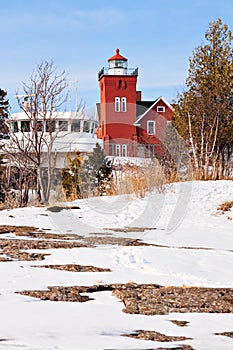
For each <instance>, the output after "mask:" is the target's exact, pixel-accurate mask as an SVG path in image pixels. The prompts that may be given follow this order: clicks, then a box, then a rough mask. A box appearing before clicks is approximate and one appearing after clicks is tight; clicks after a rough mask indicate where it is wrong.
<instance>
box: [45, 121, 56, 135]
mask: <svg viewBox="0 0 233 350" xmlns="http://www.w3.org/2000/svg"><path fill="white" fill-rule="evenodd" d="M55 129H56V123H55V120H53V119H48V120H46V131H47V132H55Z"/></svg>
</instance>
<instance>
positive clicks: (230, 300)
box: [19, 283, 233, 315]
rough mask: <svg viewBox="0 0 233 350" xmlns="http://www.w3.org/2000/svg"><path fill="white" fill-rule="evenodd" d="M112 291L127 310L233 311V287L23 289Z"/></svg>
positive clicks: (46, 293) (154, 312) (65, 292)
mask: <svg viewBox="0 0 233 350" xmlns="http://www.w3.org/2000/svg"><path fill="white" fill-rule="evenodd" d="M104 290H110V291H112V292H113V295H114V296H116V297H118V298H119V299H120V300H121V301H122V302H123V303H124V305H125V308H124V309H123V311H124V312H126V313H131V314H143V315H164V314H168V313H170V312H181V313H183V312H185V313H188V312H206V313H233V288H201V287H172V286H169V287H163V286H160V285H157V284H141V285H138V284H136V283H127V284H103V285H102V284H101V285H94V286H91V287H90V286H88V287H85V286H74V287H56V286H55V287H49V289H48V291H43V290H42V291H31V290H30V291H23V292H19V293H20V294H24V295H28V296H32V297H33V296H34V297H37V298H41V299H44V298H46V299H49V300H51V299H50V296H51V294H52V293H54V292H58V293H60V294H61V295H65V296H66V297H65V301H79V298H77V300H76V299H74V298H72V300H69V297H68V296H67V295H70V294H72V293H75V294H76V295H79V294H80V293H93V292H98V291H104Z"/></svg>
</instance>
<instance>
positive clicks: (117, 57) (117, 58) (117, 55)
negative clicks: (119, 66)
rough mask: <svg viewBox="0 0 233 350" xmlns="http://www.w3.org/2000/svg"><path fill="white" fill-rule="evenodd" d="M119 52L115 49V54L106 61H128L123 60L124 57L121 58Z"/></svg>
mask: <svg viewBox="0 0 233 350" xmlns="http://www.w3.org/2000/svg"><path fill="white" fill-rule="evenodd" d="M119 52H120V50H119V49H116V54H115V55H114V56H112V57H110V58H109V59H108V61H114V60H120V61H128V59H127V58H125V57H124V56H121V55H120V53H119Z"/></svg>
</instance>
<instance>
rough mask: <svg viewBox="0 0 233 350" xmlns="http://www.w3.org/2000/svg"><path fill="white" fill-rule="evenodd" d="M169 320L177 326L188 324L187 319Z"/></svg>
mask: <svg viewBox="0 0 233 350" xmlns="http://www.w3.org/2000/svg"><path fill="white" fill-rule="evenodd" d="M171 322H172V323H174V324H175V325H177V326H179V327H186V326H187V325H188V324H189V322H188V321H178V320H171Z"/></svg>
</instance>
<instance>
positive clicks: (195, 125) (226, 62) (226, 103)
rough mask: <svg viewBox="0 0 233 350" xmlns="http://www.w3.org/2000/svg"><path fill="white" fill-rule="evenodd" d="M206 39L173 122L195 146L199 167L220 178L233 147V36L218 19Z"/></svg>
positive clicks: (198, 50)
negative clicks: (218, 174) (218, 175)
mask: <svg viewBox="0 0 233 350" xmlns="http://www.w3.org/2000/svg"><path fill="white" fill-rule="evenodd" d="M205 39H206V40H207V43H206V44H202V45H201V46H198V47H197V48H196V49H195V50H194V51H193V56H192V57H191V58H190V60H189V71H188V77H187V80H186V90H185V91H184V92H183V93H181V94H179V95H178V99H177V103H176V107H175V113H174V117H173V122H174V124H175V127H176V128H177V130H178V132H179V134H180V135H181V136H182V137H183V139H184V140H185V141H186V143H187V145H188V146H189V147H190V149H191V152H192V158H193V162H194V166H195V169H196V171H197V172H199V173H200V174H201V177H202V178H208V177H209V176H210V169H212V174H211V176H212V177H215V178H216V177H217V174H216V168H218V170H222V172H223V170H224V168H225V170H226V167H227V164H229V161H230V158H231V156H232V149H233V94H232V93H233V49H232V40H233V37H232V33H231V31H230V30H229V29H228V26H227V25H226V24H224V25H223V24H222V21H221V20H220V19H218V20H216V21H214V22H212V23H210V27H209V30H208V31H207V32H206V33H205ZM220 172H221V171H219V172H218V173H220Z"/></svg>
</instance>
